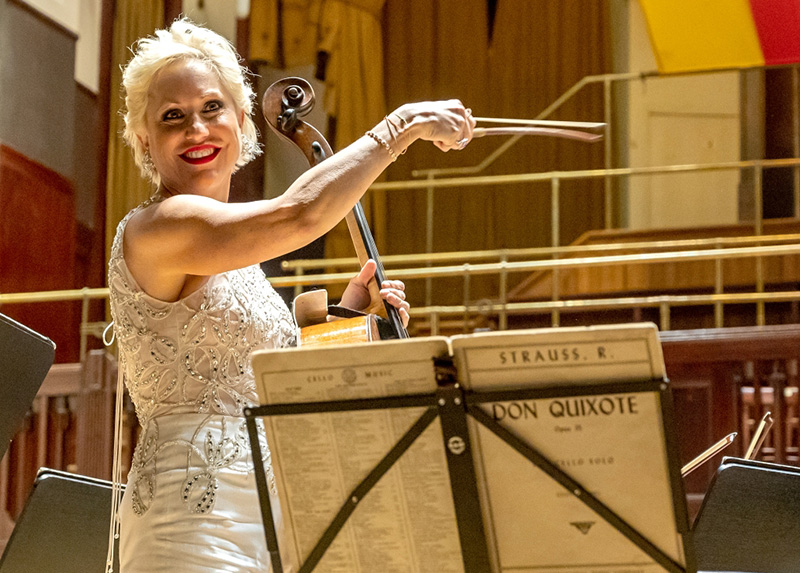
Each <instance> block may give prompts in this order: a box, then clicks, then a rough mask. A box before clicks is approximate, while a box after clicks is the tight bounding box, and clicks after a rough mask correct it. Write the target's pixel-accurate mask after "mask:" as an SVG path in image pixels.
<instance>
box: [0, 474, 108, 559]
mask: <svg viewBox="0 0 800 573" xmlns="http://www.w3.org/2000/svg"><path fill="white" fill-rule="evenodd" d="M110 515H111V482H108V481H105V480H99V479H95V478H90V477H85V476H80V475H75V474H70V473H66V472H61V471H57V470H51V469H48V468H42V469H40V470H39V473H38V474H37V476H36V481H35V483H34V486H33V490H32V491H31V494H30V496H29V497H28V501H27V503H26V504H25V509H23V510H22V513H21V514H20V516H19V519H17V524H16V526H15V527H14V531H13V532H12V533H11V537H10V538H9V540H8V544H7V545H6V548H5V551H4V552H3V556H2V558H0V573H27V572H28V571H36V572H37V573H92V572H96V573H104V571H105V569H106V556H107V555H106V553H107V549H108V531H109V517H110ZM115 556H117V557H118V556H119V552H115ZM118 570H119V566H118V564H117V565H115V567H114V571H118Z"/></svg>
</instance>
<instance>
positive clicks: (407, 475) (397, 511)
mask: <svg viewBox="0 0 800 573" xmlns="http://www.w3.org/2000/svg"><path fill="white" fill-rule="evenodd" d="M447 349H448V346H447V341H446V339H443V338H429V339H418V340H412V341H398V342H382V343H373V344H371V345H366V346H364V345H353V346H346V347H341V346H340V347H334V348H317V349H302V348H301V349H290V350H280V351H275V352H271V351H267V352H262V353H258V354H257V355H256V356H255V357H254V361H253V367H254V370H255V372H256V373H257V376H256V384H257V387H258V392H259V397H260V399H261V400H262V402H263V403H265V404H280V403H295V402H309V401H332V400H341V399H352V398H373V397H379V396H393V395H407V394H414V393H432V392H434V390H435V387H436V380H435V377H434V371H433V360H432V358H433V357H434V356H441V355H447V353H448V350H447ZM423 411H424V410H423V409H421V408H406V409H394V410H376V411H360V412H345V413H335V414H308V415H302V416H271V417H268V418H267V419H266V431H267V439H268V442H269V445H270V448H271V451H272V462H273V467H274V471H275V476H276V480H277V483H278V488H279V495H280V500H281V507H282V512H283V516H284V520H285V523H286V526H287V534H288V535H287V541H288V543H289V544H290V548H289V550H290V552H291V554H292V555H293V556H294V559H295V562H296V563H300V562H303V561H304V560H305V558H306V556H307V555H308V553H309V552H310V551H311V550H312V548H313V546H314V545H315V544H316V542H317V541H318V540H319V538H320V537H321V536H322V534H323V532H324V530H325V529H326V528H327V526H328V525H329V523H330V522H331V520H332V519H333V517H334V516H335V515H336V513H337V511H338V510H339V509H340V507H341V506H342V504H343V503H344V502H345V500H346V499H347V496H348V495H349V494H350V492H351V491H352V490H353V488H354V487H355V486H356V485H357V484H358V483H359V482H360V481H361V480H362V479H363V478H364V477H365V476H366V475H367V474H368V473H369V472H370V471H371V470H372V469H373V468H374V467H375V465H376V464H377V463H378V461H379V460H380V459H381V458H383V456H384V455H385V454H386V453H387V452H388V451H389V450H390V448H391V447H392V446H393V445H394V444H395V443H396V442H397V440H398V439H399V438H400V436H402V435H403V433H405V432H406V431H407V430H408V428H409V427H410V426H411V425H412V424H413V423H414V422H415V421H416V420H417V419H418V418H419V416H420V415H421V414H422V412H423ZM282 542H283V540H282ZM463 570H464V569H463V563H462V558H461V547H460V544H459V539H458V531H457V529H456V520H455V509H454V507H453V498H452V494H451V489H450V480H449V474H448V470H447V462H446V459H445V454H444V448H443V441H442V431H441V425H440V423H439V421H438V419H437V420H435V421H434V422H433V423H432V424H431V425H430V426H429V427H428V428H427V430H426V431H425V432H424V433H423V434H422V435H421V436H420V437H419V438H418V439H417V440H416V442H415V443H414V444H413V445H412V446H411V448H410V449H409V450H408V451H407V452H406V453H405V454H404V455H403V456H402V457H401V458H400V460H399V461H398V463H397V464H395V466H394V467H393V468H392V469H391V470H390V471H389V472H388V473H387V474H386V475H385V476H384V477H383V478H382V479H381V480H380V482H378V484H377V485H376V486H375V488H373V490H372V491H371V492H370V493H369V494H368V495H367V496H366V497H365V498H364V500H363V502H360V503H359V504H358V506H357V508H356V509H355V511H354V512H353V515H352V516H351V517H350V519H349V520H348V522H347V524H346V525H345V527H344V529H343V530H342V531H341V532H340V534H339V535H338V536H337V538H336V540H335V541H334V543H333V544H332V545H331V547H330V548H329V549H328V551H327V552H326V554H325V556H324V557H323V559H322V561H321V562H320V564H319V566H318V567H317V569H315V571H348V572H354V573H357V572H362V571H363V572H374V571H386V572H389V571H396V572H398V573H399V572H403V573H405V572H414V571H419V572H423V571H429V572H431V573H434V572H454V573H456V572H461V571H463Z"/></svg>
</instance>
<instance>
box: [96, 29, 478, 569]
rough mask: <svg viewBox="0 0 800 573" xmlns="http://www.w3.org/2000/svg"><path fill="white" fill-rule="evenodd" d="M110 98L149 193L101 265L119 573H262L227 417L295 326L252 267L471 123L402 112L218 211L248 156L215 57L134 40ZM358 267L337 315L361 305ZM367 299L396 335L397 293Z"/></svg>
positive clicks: (367, 273)
mask: <svg viewBox="0 0 800 573" xmlns="http://www.w3.org/2000/svg"><path fill="white" fill-rule="evenodd" d="M123 84H124V87H125V93H126V98H125V106H126V109H125V123H126V127H125V132H124V135H123V136H124V138H125V140H126V142H127V143H128V144H129V145H130V146H131V147H132V149H133V152H134V155H135V159H136V163H137V164H138V165H139V167H140V168H141V170H142V173H143V174H144V175H145V176H146V177H149V178H150V179H151V180H152V181H153V183H154V184H155V186H156V191H155V194H154V195H153V196H152V197H151V198H150V199H149V200H147V201H146V202H145V203H143V204H142V205H140V206H139V207H137V208H135V209H134V210H133V211H131V212H130V213H129V214H128V215H127V216H126V217H125V218H124V219H123V220H122V222H121V223H120V224H119V227H118V229H117V234H116V237H115V240H114V243H113V247H112V250H111V258H110V261H109V277H108V281H109V287H110V292H111V295H110V299H111V312H112V316H113V318H114V325H115V326H114V328H115V333H116V336H117V340H118V344H119V353H120V369H121V371H122V372H123V375H124V380H125V383H126V385H127V387H128V390H129V392H130V395H131V397H132V399H133V402H134V404H135V406H136V413H137V417H138V419H139V422H140V424H141V426H142V431H141V434H140V439H139V441H138V444H137V446H136V450H135V453H134V459H133V464H132V468H131V471H130V473H129V476H128V485H127V488H126V491H125V496H124V498H123V500H122V504H121V507H120V510H119V511H120V523H121V526H120V527H121V532H120V561H121V569H122V571H124V572H132V571H148V572H153V571H173V570H180V571H264V570H267V569H268V563H269V561H268V556H267V551H266V546H265V542H264V535H263V529H262V526H261V516H260V513H259V506H258V501H257V495H256V487H255V481H254V476H253V466H252V461H251V460H250V447H249V444H248V441H247V438H246V431H245V425H244V418H243V413H242V411H243V408H244V407H246V406H247V405H250V404H252V403H253V402H255V401H256V399H257V397H256V393H255V386H254V382H253V373H252V370H251V367H250V364H249V359H250V355H251V353H252V352H253V350H255V349H260V348H276V347H282V346H286V345H289V344H291V343H292V342H293V339H294V335H295V325H294V323H293V321H292V317H291V315H290V313H289V311H288V309H287V308H286V306H285V305H284V304H283V302H282V300H281V299H280V297H278V295H277V294H276V293H275V291H274V290H272V288H271V287H270V285H269V283H268V282H267V281H266V280H265V279H264V275H263V273H261V271H260V268H259V267H258V263H259V262H260V261H263V260H267V259H271V258H274V257H278V256H281V255H284V254H286V253H288V252H290V251H293V250H295V249H297V248H298V247H301V246H303V245H305V244H307V243H308V242H310V241H312V240H313V239H315V238H317V237H319V236H320V235H322V234H323V233H325V232H327V231H328V230H330V229H331V228H332V227H333V226H334V225H335V224H336V223H338V222H339V221H340V220H341V219H342V218H343V217H344V216H345V215H346V213H347V212H348V211H349V210H350V209H351V208H352V207H353V205H354V204H355V202H356V201H357V200H358V199H359V198H360V197H361V195H362V194H363V193H364V192H365V190H366V189H367V187H368V186H369V185H370V184H371V183H372V182H373V181H374V180H375V178H376V177H377V176H378V175H379V174H380V173H381V172H382V171H383V170H384V169H385V168H386V167H387V166H388V165H389V163H390V162H391V161H393V160H394V159H396V158H397V156H398V155H400V154H401V153H402V152H403V151H404V150H405V149H406V148H407V147H408V145H410V144H411V143H412V142H413V141H414V140H416V139H425V140H429V141H433V142H434V143H435V144H436V145H437V146H438V147H439V148H440V149H442V150H444V151H447V150H449V149H460V148H463V147H464V145H466V143H467V142H468V141H469V139H470V138H471V135H472V129H473V127H474V120H473V119H472V117H471V115H470V113H469V112H468V110H465V109H464V107H463V106H462V105H461V103H460V102H457V101H448V102H429V103H416V104H407V105H404V106H402V107H400V108H398V109H397V110H396V111H394V112H392V114H390V116H388V117H387V118H385V119H384V120H382V121H381V122H379V123H378V124H377V125H376V126H375V127H374V128H373V129H372V130H370V131H369V132H367V134H366V135H365V136H364V137H362V138H360V139H359V140H358V141H356V142H354V143H353V144H352V145H350V146H349V147H347V148H346V149H344V150H342V151H340V152H339V153H337V154H335V155H334V156H333V157H331V158H329V159H328V160H326V161H324V162H323V163H321V164H320V165H318V166H316V167H314V168H313V169H311V170H309V171H308V172H306V173H305V174H304V175H303V176H301V177H300V178H299V179H298V180H297V181H296V182H295V183H294V184H293V185H292V186H291V187H290V188H289V189H288V190H287V191H286V193H284V194H283V195H282V196H280V197H278V198H276V199H270V200H262V201H254V202H251V203H235V204H231V203H228V202H227V201H228V194H229V191H230V182H231V175H232V174H233V173H234V172H235V171H236V169H237V168H238V167H240V166H242V165H244V164H245V163H247V162H248V161H250V160H251V159H252V158H253V157H254V156H255V155H256V154H258V153H259V149H258V147H257V145H256V144H255V139H256V130H255V126H254V124H253V121H252V119H251V117H250V115H251V112H252V99H253V91H252V89H251V87H250V85H249V84H248V82H247V80H246V78H245V76H244V74H243V69H242V68H241V67H240V66H239V63H238V57H237V55H236V54H235V52H234V51H233V49H232V47H231V46H230V44H229V43H228V42H227V41H226V40H224V39H223V38H221V37H220V36H218V35H217V34H215V33H214V32H211V31H209V30H207V29H204V28H201V27H198V26H195V25H194V24H192V23H191V22H189V21H187V20H180V21H176V22H175V23H174V24H173V25H172V26H171V28H170V29H169V30H168V31H166V30H160V31H158V32H156V35H155V36H154V37H151V38H147V39H143V40H141V41H139V42H138V43H137V44H136V46H135V49H134V57H133V58H132V60H131V61H130V62H129V63H128V65H127V66H126V68H125V70H124V74H123ZM374 270H375V267H374V263H372V262H370V263H367V265H365V266H364V268H363V269H362V270H361V272H360V273H359V274H358V276H356V277H355V278H354V279H353V280H352V281H351V282H350V284H349V285H348V287H347V289H345V292H344V295H343V298H342V301H341V304H342V305H344V306H348V307H351V308H355V309H360V308H365V307H366V306H367V304H368V300H369V295H368V292H367V290H366V283H367V281H368V280H369V278H370V277H371V276H372V274H373V273H374ZM382 286H383V288H382V290H381V296H382V297H383V298H384V299H385V300H387V301H388V302H389V303H390V304H392V305H394V306H395V307H397V308H398V309H399V313H400V316H401V318H402V320H403V322H404V323H407V322H408V303H407V302H406V301H405V295H404V292H403V288H404V287H403V284H402V283H401V282H399V281H387V282H386V283H384V284H383V285H382ZM270 482H271V484H270V486H271V489H272V493H273V495H274V494H275V483H274V477H271V478H270Z"/></svg>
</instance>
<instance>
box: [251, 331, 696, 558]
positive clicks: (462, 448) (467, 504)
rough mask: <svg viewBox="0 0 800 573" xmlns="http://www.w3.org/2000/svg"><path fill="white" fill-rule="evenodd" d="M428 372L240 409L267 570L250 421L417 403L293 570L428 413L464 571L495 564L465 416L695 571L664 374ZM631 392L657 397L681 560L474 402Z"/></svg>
mask: <svg viewBox="0 0 800 573" xmlns="http://www.w3.org/2000/svg"><path fill="white" fill-rule="evenodd" d="M403 343H404V342H402V341H401V342H399V343H395V344H403ZM382 344H387V343H382ZM270 358H271V359H274V356H270ZM434 370H435V378H436V381H437V388H436V391H435V392H433V393H429V394H416V395H402V396H388V397H382V398H367V399H355V400H332V401H325V402H302V403H281V404H273V405H266V406H260V407H255V408H249V409H247V410H246V411H245V417H246V419H247V426H248V431H249V434H250V442H251V445H252V448H253V456H254V463H255V467H256V483H257V486H258V490H259V497H260V500H261V506H262V514H263V517H264V528H265V535H266V538H267V546H268V549H269V550H270V554H271V557H272V564H273V570H274V571H275V572H276V573H278V572H280V571H282V570H283V564H282V562H281V556H280V552H279V550H278V549H279V548H278V544H277V532H276V530H275V526H274V523H273V515H272V508H271V505H270V501H269V493H268V489H267V482H266V476H265V474H264V471H263V459H262V457H263V456H262V451H261V446H260V445H259V439H258V428H257V424H256V419H257V418H258V417H262V416H266V417H272V416H285V415H299V414H319V413H332V412H347V411H350V412H352V411H363V410H382V409H400V408H420V407H422V408H424V412H423V413H422V415H421V416H420V417H419V418H418V419H417V421H416V422H415V423H414V424H412V425H411V427H410V428H409V429H408V430H407V431H406V433H405V434H404V435H403V436H402V437H401V438H400V439H399V440H398V441H397V442H396V444H395V445H394V447H393V448H392V449H391V450H390V451H389V452H388V453H387V454H386V455H385V456H384V457H383V459H381V460H380V462H379V463H378V464H377V465H376V466H375V467H374V469H373V470H372V471H371V472H369V474H368V475H367V476H366V477H365V478H364V479H363V480H362V481H361V482H360V483H359V484H358V486H357V487H356V488H355V489H354V490H352V492H351V494H350V496H349V498H348V499H347V500H346V501H345V502H344V504H343V505H342V506H341V508H340V510H339V511H338V513H337V514H336V516H335V517H334V518H333V520H332V521H331V523H330V525H329V526H328V528H327V529H326V530H325V532H324V533H323V535H322V537H321V538H320V539H319V541H318V542H317V544H316V546H315V547H314V548H313V550H312V551H311V552H310V553H309V554H308V555H307V557H306V561H305V562H304V563H303V564H302V566H301V568H300V571H301V573H302V572H308V571H312V570H313V569H314V567H316V565H317V564H318V563H319V561H320V560H321V559H322V557H323V555H324V553H325V551H326V550H327V549H328V548H329V547H330V545H331V544H332V543H333V541H334V538H335V537H336V535H337V534H338V533H339V532H340V531H341V529H342V527H343V526H344V524H345V522H346V521H347V519H348V518H349V517H350V515H351V514H352V513H353V511H355V509H356V506H357V505H358V503H359V502H360V501H361V500H362V499H363V498H364V496H365V495H366V494H367V493H368V492H369V491H370V490H371V489H372V488H373V486H375V484H377V482H378V481H379V480H380V479H381V477H382V476H383V475H385V474H386V472H388V471H389V469H390V468H391V467H392V465H393V464H395V462H397V461H398V460H399V459H400V457H401V456H402V455H403V454H404V453H405V452H406V451H407V450H408V449H409V448H410V447H411V445H412V444H413V443H414V441H415V440H416V439H417V438H419V437H420V436H421V435H422V434H423V432H425V430H426V429H427V428H428V427H429V426H430V424H431V423H432V422H433V421H434V420H435V419H436V418H438V419H439V420H440V422H441V428H442V438H443V448H444V451H445V452H446V461H447V467H448V470H449V477H450V487H451V488H452V496H453V502H454V508H455V514H456V515H455V517H456V523H457V530H458V537H459V541H460V546H461V552H462V559H463V567H464V571H466V572H467V573H474V572H486V571H491V570H493V569H494V568H495V567H493V565H494V564H493V563H492V558H491V557H490V550H489V546H488V541H487V535H486V530H485V527H484V519H485V513H484V508H482V507H481V500H480V496H479V485H478V480H477V478H476V468H475V461H474V458H473V447H472V445H471V442H470V435H471V432H470V429H469V427H468V423H469V422H468V420H473V422H472V423H473V424H475V423H476V422H477V425H478V426H479V427H481V428H485V429H488V430H489V431H490V432H492V433H493V434H494V435H495V436H497V437H499V438H500V439H501V440H502V441H503V442H505V443H506V444H508V445H509V446H511V447H512V448H513V449H514V450H516V452H518V453H519V454H520V455H522V456H524V457H525V458H527V460H528V461H530V462H531V463H532V464H534V465H535V466H537V467H538V468H539V469H541V470H542V471H544V472H545V473H546V474H547V475H548V476H549V477H550V478H552V479H553V480H555V481H556V482H557V483H558V484H560V485H561V486H563V487H564V488H565V489H566V490H567V491H568V492H570V494H571V495H574V496H575V497H576V498H577V499H579V500H580V501H582V502H583V503H584V504H586V505H587V506H588V507H589V508H591V510H593V511H594V512H595V513H596V514H597V515H599V516H600V517H601V518H602V519H603V520H605V521H606V522H607V523H609V524H610V525H611V526H612V527H613V528H615V529H616V530H617V531H618V532H620V533H621V534H622V535H623V536H624V537H625V538H627V539H628V540H629V541H630V542H632V543H633V544H635V545H636V546H637V547H638V548H639V549H640V550H641V551H642V552H643V553H644V554H646V555H647V557H649V558H650V559H652V560H653V561H654V562H655V563H658V564H659V565H661V566H662V567H663V568H664V570H665V571H669V572H671V573H685V572H695V571H696V569H695V567H694V560H693V553H692V549H691V539H690V532H689V527H688V517H687V514H686V506H685V499H684V496H683V485H682V481H681V477H680V467H679V463H678V458H677V449H676V447H677V444H676V440H675V436H674V434H673V431H672V399H671V394H670V390H669V387H668V384H667V383H666V380H664V379H649V380H628V381H625V382H624V383H621V382H607V381H603V380H597V381H596V382H593V383H591V384H582V385H578V386H572V387H570V386H563V385H560V386H556V387H539V388H525V387H522V388H520V387H513V388H510V389H501V390H496V391H474V390H469V389H466V388H465V387H464V384H463V383H462V382H460V381H459V377H458V372H457V371H456V367H455V366H454V362H453V360H452V359H451V358H449V357H442V358H440V359H438V360H436V361H435V366H434ZM256 376H257V380H258V377H259V370H258V369H256ZM636 392H644V393H655V394H656V395H657V396H658V403H659V404H660V413H659V415H660V419H661V420H662V422H663V431H664V445H665V447H666V456H667V458H668V459H667V462H668V473H669V476H668V479H669V482H670V484H669V486H670V491H671V495H672V499H671V504H672V509H673V511H674V515H675V519H676V525H677V528H678V531H677V532H674V533H675V534H680V536H681V537H682V539H683V541H682V547H683V555H682V556H681V557H682V558H683V560H684V562H685V563H686V565H682V564H680V563H678V562H677V561H675V560H674V559H673V558H671V557H670V556H669V555H667V554H666V553H665V552H664V551H662V550H661V549H659V548H658V547H656V546H655V545H654V544H653V543H651V542H650V540H648V539H647V538H646V537H645V536H644V535H642V534H641V533H640V532H639V531H637V529H636V528H634V527H632V526H631V525H630V524H629V523H628V522H626V521H625V519H623V518H622V517H620V516H619V515H618V514H617V513H615V512H614V511H613V510H611V509H610V508H609V507H608V506H607V505H605V504H604V503H603V502H601V501H600V500H599V499H598V498H597V497H596V496H595V495H594V494H593V493H592V492H590V491H589V489H587V488H586V487H584V486H583V485H582V484H580V483H578V482H577V481H576V480H574V479H572V478H571V477H570V476H569V475H568V474H567V473H565V472H564V471H562V470H561V469H560V468H559V467H558V465H557V463H555V462H554V461H553V460H550V459H548V458H547V457H546V456H544V455H543V454H542V453H541V452H539V451H538V450H537V449H536V448H534V447H532V446H531V445H530V444H529V443H527V442H526V441H525V440H523V439H521V438H520V437H518V436H517V435H516V434H515V432H513V431H511V430H509V429H508V428H506V427H504V425H503V424H501V423H498V422H497V421H496V420H495V419H494V418H493V417H492V416H490V415H488V414H487V413H486V411H485V410H484V409H483V408H482V407H481V405H482V404H487V403H502V402H507V401H522V400H537V399H546V398H553V397H574V396H592V395H601V394H603V395H615V394H622V393H628V394H630V393H636Z"/></svg>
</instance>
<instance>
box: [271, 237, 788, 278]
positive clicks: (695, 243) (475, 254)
mask: <svg viewBox="0 0 800 573" xmlns="http://www.w3.org/2000/svg"><path fill="white" fill-rule="evenodd" d="M784 242H786V243H800V233H786V234H780V235H762V236H742V237H709V238H701V239H670V240H666V241H638V242H630V243H607V244H593V245H568V246H564V247H528V248H521V249H494V250H485V251H451V252H443V253H412V254H407V255H385V256H381V261H382V262H383V263H384V265H386V266H389V265H393V264H404V263H409V264H413V263H419V264H427V263H434V262H440V263H442V262H451V261H464V262H467V261H478V260H487V259H497V260H500V259H503V258H506V259H509V258H524V257H538V256H541V257H549V256H552V255H571V254H577V253H582V252H587V253H588V252H604V251H633V250H644V251H647V250H658V249H668V248H675V247H696V248H700V247H704V246H707V247H709V248H718V247H721V246H724V245H739V244H750V243H759V244H764V243H784ZM358 264H359V260H358V258H357V257H341V258H336V259H293V260H286V261H281V268H282V269H283V270H297V269H303V270H316V269H324V268H337V267H347V268H353V267H357V266H358Z"/></svg>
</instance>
